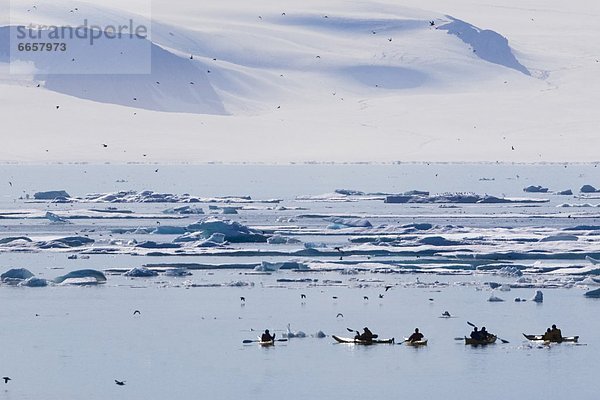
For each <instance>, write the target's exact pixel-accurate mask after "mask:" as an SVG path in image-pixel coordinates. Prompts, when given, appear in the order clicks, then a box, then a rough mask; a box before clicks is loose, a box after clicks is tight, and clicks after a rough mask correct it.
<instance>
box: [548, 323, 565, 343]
mask: <svg viewBox="0 0 600 400" xmlns="http://www.w3.org/2000/svg"><path fill="white" fill-rule="evenodd" d="M550 340H552V341H556V342H562V332H561V330H560V329H558V328H557V327H556V325H552V329H551V330H550Z"/></svg>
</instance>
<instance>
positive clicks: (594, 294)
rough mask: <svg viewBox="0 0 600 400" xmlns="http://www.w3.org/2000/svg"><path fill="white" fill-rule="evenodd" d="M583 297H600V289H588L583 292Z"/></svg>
mask: <svg viewBox="0 0 600 400" xmlns="http://www.w3.org/2000/svg"><path fill="white" fill-rule="evenodd" d="M583 295H584V296H585V297H590V298H593V299H600V289H594V290H590V291H588V292H585V293H584V294H583Z"/></svg>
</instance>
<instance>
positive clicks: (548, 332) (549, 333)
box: [542, 328, 552, 340]
mask: <svg viewBox="0 0 600 400" xmlns="http://www.w3.org/2000/svg"><path fill="white" fill-rule="evenodd" d="M542 339H543V340H550V339H552V330H551V329H550V328H548V329H546V333H544V334H543V335H542Z"/></svg>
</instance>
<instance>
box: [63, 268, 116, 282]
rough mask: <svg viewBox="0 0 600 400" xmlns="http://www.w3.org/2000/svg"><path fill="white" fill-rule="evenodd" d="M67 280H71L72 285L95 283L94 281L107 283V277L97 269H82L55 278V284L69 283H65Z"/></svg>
mask: <svg viewBox="0 0 600 400" xmlns="http://www.w3.org/2000/svg"><path fill="white" fill-rule="evenodd" d="M67 280H71V282H72V283H81V282H83V281H85V282H87V283H94V281H95V283H104V282H106V276H105V275H104V273H102V272H101V271H97V270H95V269H80V270H76V271H72V272H69V273H68V274H66V275H62V276H59V277H57V278H54V282H55V283H63V282H64V283H67V282H65V281H67ZM80 280H81V282H80Z"/></svg>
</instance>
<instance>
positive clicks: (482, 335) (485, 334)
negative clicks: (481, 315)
mask: <svg viewBox="0 0 600 400" xmlns="http://www.w3.org/2000/svg"><path fill="white" fill-rule="evenodd" d="M479 337H480V338H481V340H488V338H489V337H490V333H489V332H488V331H487V330H486V329H485V326H482V327H481V330H480V331H479Z"/></svg>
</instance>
